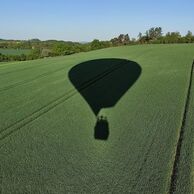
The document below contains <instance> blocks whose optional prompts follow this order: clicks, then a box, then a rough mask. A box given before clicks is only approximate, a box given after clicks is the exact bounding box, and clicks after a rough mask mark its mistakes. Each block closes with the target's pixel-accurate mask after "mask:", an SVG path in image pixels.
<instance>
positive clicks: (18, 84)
mask: <svg viewBox="0 0 194 194" xmlns="http://www.w3.org/2000/svg"><path fill="white" fill-rule="evenodd" d="M65 68H66V67H62V68H59V69H57V70H55V71H49V72H46V73H43V74H41V75H38V76H36V77H34V78H32V79H28V80H24V81H21V82H18V83H15V84H12V85H9V86H5V87H3V88H0V92H4V91H6V90H9V89H12V88H15V87H17V86H20V85H24V84H27V83H30V82H33V81H35V80H37V79H41V78H43V77H47V76H48V75H50V74H52V73H57V72H59V71H61V70H63V69H65Z"/></svg>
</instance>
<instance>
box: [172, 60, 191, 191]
mask: <svg viewBox="0 0 194 194" xmlns="http://www.w3.org/2000/svg"><path fill="white" fill-rule="evenodd" d="M193 71H194V61H193V64H192V66H191V72H190V78H189V84H188V89H187V96H186V100H185V105H184V113H183V117H182V123H181V128H180V132H179V136H178V141H177V144H176V145H177V146H176V151H175V157H174V163H173V168H172V173H171V180H170V188H169V193H170V194H172V193H174V192H175V191H176V184H177V176H178V164H179V161H180V152H181V147H182V142H183V139H184V132H185V124H186V117H187V114H188V108H189V103H190V96H191V85H192V82H193V80H192V77H193Z"/></svg>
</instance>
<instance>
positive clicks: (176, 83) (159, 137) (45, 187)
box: [0, 44, 194, 193]
mask: <svg viewBox="0 0 194 194" xmlns="http://www.w3.org/2000/svg"><path fill="white" fill-rule="evenodd" d="M193 51H194V45H192V44H190V45H189V44H182V45H143V46H129V47H117V48H109V49H102V50H98V51H93V52H88V53H79V54H76V55H71V56H66V57H56V58H50V59H41V60H34V61H26V62H14V63H7V64H5V65H4V64H2V65H1V66H0V83H1V85H0V102H1V103H0V175H1V176H0V188H1V190H2V193H30V192H31V193H65V192H73V193H75V192H77V193H82V192H87V193H91V192H95V193H100V192H104V193H108V192H115V193H126V192H128V193H129V192H131V193H168V192H169V190H170V185H171V175H172V172H173V165H174V160H175V154H176V148H177V142H178V139H179V134H180V130H181V125H182V120H183V115H184V106H185V101H186V97H187V89H188V84H189V81H190V70H191V65H192V62H193V58H194V52H193ZM98 116H103V119H97V117H98ZM105 117H106V118H105ZM191 120H192V119H191ZM188 125H189V126H192V124H188ZM104 132H105V133H104ZM104 137H105V138H104ZM191 158H192V157H190V158H188V159H189V160H192V159H191Z"/></svg>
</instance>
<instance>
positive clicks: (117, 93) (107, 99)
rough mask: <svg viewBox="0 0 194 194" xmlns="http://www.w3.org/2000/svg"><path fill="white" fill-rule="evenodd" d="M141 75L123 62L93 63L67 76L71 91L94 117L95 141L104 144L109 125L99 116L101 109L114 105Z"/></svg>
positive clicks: (135, 67)
mask: <svg viewBox="0 0 194 194" xmlns="http://www.w3.org/2000/svg"><path fill="white" fill-rule="evenodd" d="M140 74H141V67H140V65H139V64H138V63H136V62H134V61H130V60H126V59H114V58H106V59H96V60H91V61H86V62H83V63H80V64H78V65H76V66H74V67H72V68H71V69H70V71H69V73H68V76H69V79H70V81H71V83H72V84H73V85H74V87H75V88H76V89H77V90H78V91H79V93H80V94H81V95H82V96H83V98H84V99H85V100H86V102H87V103H88V104H89V106H90V107H91V109H92V111H93V113H94V114H95V115H96V117H97V122H96V125H95V128H94V138H95V139H101V140H107V139H108V136H109V123H108V120H107V118H106V117H103V116H99V115H98V114H99V112H100V110H101V109H102V108H110V107H113V106H115V105H116V103H117V102H118V101H119V100H120V98H121V97H122V96H123V95H124V94H125V93H126V92H127V90H128V89H129V88H130V87H131V86H132V85H133V84H134V83H135V82H136V81H137V79H138V78H139V76H140Z"/></svg>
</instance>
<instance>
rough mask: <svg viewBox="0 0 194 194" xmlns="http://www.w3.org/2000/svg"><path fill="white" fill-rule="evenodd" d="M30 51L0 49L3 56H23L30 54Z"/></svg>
mask: <svg viewBox="0 0 194 194" xmlns="http://www.w3.org/2000/svg"><path fill="white" fill-rule="evenodd" d="M30 52H31V50H30V49H2V48H0V53H1V54H3V55H21V54H26V55H27V54H30Z"/></svg>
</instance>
